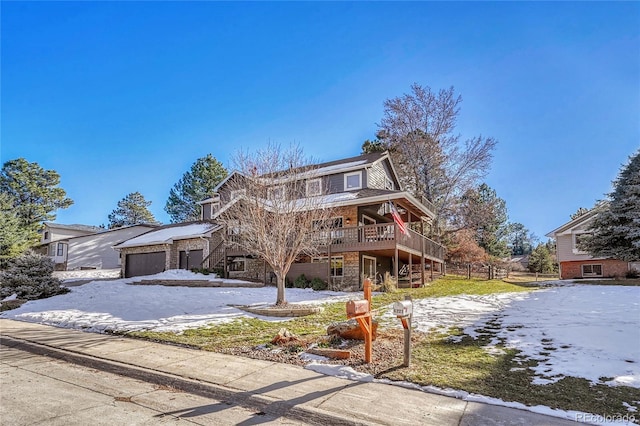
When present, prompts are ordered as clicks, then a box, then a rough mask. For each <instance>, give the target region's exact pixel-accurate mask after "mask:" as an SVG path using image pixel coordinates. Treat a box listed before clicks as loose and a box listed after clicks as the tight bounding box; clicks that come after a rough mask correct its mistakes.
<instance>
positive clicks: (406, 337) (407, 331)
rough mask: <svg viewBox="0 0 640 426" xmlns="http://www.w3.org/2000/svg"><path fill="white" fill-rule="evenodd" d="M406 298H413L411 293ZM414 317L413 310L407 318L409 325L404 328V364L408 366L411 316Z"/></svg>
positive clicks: (409, 362)
mask: <svg viewBox="0 0 640 426" xmlns="http://www.w3.org/2000/svg"><path fill="white" fill-rule="evenodd" d="M404 300H409V301H410V300H411V295H409V294H405V296H404ZM412 317H413V312H412V313H411V314H410V315H409V318H407V327H406V328H405V329H404V363H403V364H402V365H403V366H405V367H408V366H409V364H411V318H412Z"/></svg>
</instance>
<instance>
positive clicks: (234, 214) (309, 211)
mask: <svg viewBox="0 0 640 426" xmlns="http://www.w3.org/2000/svg"><path fill="white" fill-rule="evenodd" d="M233 163H234V167H235V169H236V172H237V173H236V174H235V175H232V177H231V178H230V179H229V180H228V181H227V184H226V185H225V192H226V193H225V194H222V193H221V197H222V200H223V203H225V202H226V204H225V205H224V206H223V208H222V209H221V213H220V216H219V220H220V221H221V222H222V223H223V224H224V225H226V227H227V229H228V230H229V234H230V236H231V237H232V239H234V241H235V242H236V243H237V244H238V245H239V246H240V247H241V248H242V249H243V250H246V252H247V253H250V254H253V255H256V256H259V257H260V258H262V259H263V260H264V261H266V262H267V263H268V264H269V265H270V266H271V268H273V272H274V273H275V275H276V277H277V280H278V283H277V287H278V291H277V297H276V305H283V304H286V303H287V302H286V298H285V277H286V275H287V273H288V272H289V268H290V267H291V264H292V263H293V262H294V261H295V260H296V258H298V257H299V256H301V255H308V256H316V255H318V254H320V251H321V250H322V248H323V247H324V246H325V245H326V244H327V242H328V241H327V240H328V238H329V235H330V232H322V230H323V229H324V228H325V227H326V226H330V225H329V224H330V223H331V221H330V218H331V217H332V215H333V211H332V209H331V208H329V207H328V206H327V201H328V200H327V198H326V195H323V194H325V193H326V192H325V191H324V188H323V186H322V185H321V184H320V183H319V182H318V180H314V179H315V178H316V177H317V175H316V173H315V171H314V168H313V166H312V165H311V160H310V159H307V158H305V157H304V156H303V153H302V150H301V148H300V147H299V146H291V147H289V148H288V149H282V148H281V147H280V146H279V145H276V144H269V145H268V146H267V147H266V148H265V149H261V150H258V151H256V152H252V153H249V152H242V151H241V152H238V153H237V154H236V155H235V157H234V159H233ZM313 185H320V186H319V187H316V188H312V190H317V191H312V192H313V193H314V194H316V193H319V195H313V196H307V188H308V187H309V186H313Z"/></svg>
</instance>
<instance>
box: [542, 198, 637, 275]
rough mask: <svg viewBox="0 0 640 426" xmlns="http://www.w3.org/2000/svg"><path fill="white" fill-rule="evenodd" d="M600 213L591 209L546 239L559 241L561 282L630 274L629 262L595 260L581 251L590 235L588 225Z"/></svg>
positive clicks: (557, 243)
mask: <svg viewBox="0 0 640 426" xmlns="http://www.w3.org/2000/svg"><path fill="white" fill-rule="evenodd" d="M597 212H598V209H597V208H594V209H591V210H589V211H588V212H586V213H584V214H583V215H581V216H578V217H576V218H575V219H572V220H570V221H569V222H567V223H565V224H564V225H562V226H560V227H559V228H557V229H554V230H553V231H551V232H549V233H548V234H547V235H546V237H549V238H554V239H555V240H556V252H557V256H558V263H559V264H560V278H561V279H563V280H564V279H572V278H602V277H614V276H624V275H625V274H626V273H627V271H629V269H630V264H629V263H628V262H624V261H622V260H617V259H606V258H601V257H592V256H591V255H590V254H589V253H586V252H584V251H582V250H580V248H579V242H580V239H581V238H583V237H584V236H585V235H588V233H589V231H588V229H589V225H590V224H591V222H592V221H593V219H594V218H595V216H596V214H597Z"/></svg>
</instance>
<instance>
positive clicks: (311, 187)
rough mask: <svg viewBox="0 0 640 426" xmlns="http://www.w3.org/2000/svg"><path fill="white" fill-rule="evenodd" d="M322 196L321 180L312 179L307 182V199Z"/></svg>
mask: <svg viewBox="0 0 640 426" xmlns="http://www.w3.org/2000/svg"><path fill="white" fill-rule="evenodd" d="M320 194H322V179H312V180H308V181H307V197H313V196H316V195H320Z"/></svg>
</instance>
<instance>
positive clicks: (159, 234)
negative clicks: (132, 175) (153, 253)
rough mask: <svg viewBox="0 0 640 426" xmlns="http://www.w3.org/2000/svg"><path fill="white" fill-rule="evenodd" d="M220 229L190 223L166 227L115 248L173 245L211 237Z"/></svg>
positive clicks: (213, 226) (203, 223)
mask: <svg viewBox="0 0 640 426" xmlns="http://www.w3.org/2000/svg"><path fill="white" fill-rule="evenodd" d="M219 228H221V226H220V225H218V224H217V223H212V222H190V223H179V224H173V225H166V226H163V227H161V228H159V229H155V230H152V231H149V232H145V233H144V234H140V235H138V236H137V237H133V238H131V239H128V240H126V241H123V242H121V243H118V244H116V245H115V246H113V248H115V249H122V248H126V247H140V246H148V245H156V244H172V243H173V242H174V241H176V240H187V239H190V238H200V237H210V236H211V234H212V233H213V232H214V231H216V230H218V229H219Z"/></svg>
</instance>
